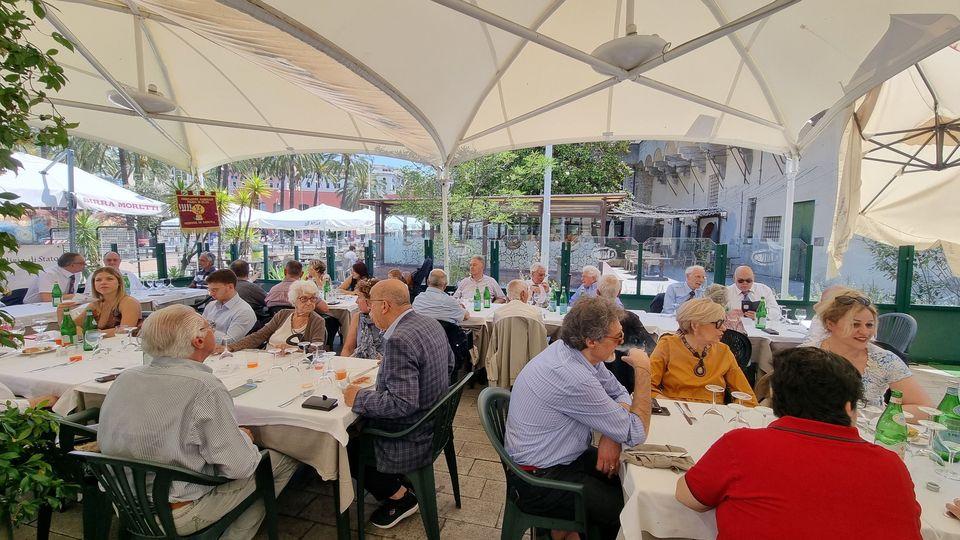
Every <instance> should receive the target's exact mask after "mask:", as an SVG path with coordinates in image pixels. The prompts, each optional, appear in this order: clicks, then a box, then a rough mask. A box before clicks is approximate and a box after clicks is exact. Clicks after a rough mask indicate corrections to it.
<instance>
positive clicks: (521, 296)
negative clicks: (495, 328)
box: [493, 279, 543, 324]
mask: <svg viewBox="0 0 960 540" xmlns="http://www.w3.org/2000/svg"><path fill="white" fill-rule="evenodd" d="M507 298H509V299H510V301H509V302H507V303H506V304H505V305H504V306H502V307H499V308H497V310H496V311H494V312H493V322H494V324H496V323H497V322H499V321H500V320H501V319H505V318H507V317H528V318H531V319H535V320H537V321H541V322H543V312H542V311H540V308H538V307H537V306H533V305H530V304H529V303H528V302H529V301H530V289H529V288H528V287H527V284H526V282H524V281H521V280H519V279H515V280H513V281H511V282H510V283H508V284H507Z"/></svg>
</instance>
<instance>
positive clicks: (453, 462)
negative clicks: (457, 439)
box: [443, 434, 461, 508]
mask: <svg viewBox="0 0 960 540" xmlns="http://www.w3.org/2000/svg"><path fill="white" fill-rule="evenodd" d="M443 456H444V457H445V458H446V459H447V469H448V470H449V471H450V483H451V484H453V501H454V502H455V503H457V508H461V506H460V475H459V474H457V452H456V450H454V446H453V435H452V434H451V435H450V440H448V441H447V445H446V446H444V447H443Z"/></svg>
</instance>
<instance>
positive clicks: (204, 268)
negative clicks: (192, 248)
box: [190, 251, 217, 289]
mask: <svg viewBox="0 0 960 540" xmlns="http://www.w3.org/2000/svg"><path fill="white" fill-rule="evenodd" d="M216 261H217V258H216V257H214V255H213V253H210V252H209V251H204V252H203V253H201V254H200V256H199V257H197V273H196V274H194V276H193V281H191V282H190V288H191V289H206V288H207V276H209V275H210V273H211V272H213V271H214V270H216V269H217V267H216V266H215V265H214V263H216Z"/></svg>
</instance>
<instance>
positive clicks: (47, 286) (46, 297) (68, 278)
mask: <svg viewBox="0 0 960 540" xmlns="http://www.w3.org/2000/svg"><path fill="white" fill-rule="evenodd" d="M86 267H87V261H86V260H84V258H83V255H81V254H79V253H74V252H72V251H68V252H66V253H64V254H63V255H61V256H60V258H58V259H57V267H56V268H51V269H50V270H45V271H43V272H41V273H40V275H38V276H37V277H36V279H34V280H33V283H31V284H30V287H29V288H28V289H27V295H26V296H24V297H23V303H24V304H33V303H35V302H49V301H51V300H52V299H53V285H54V284H57V285H60V292H61V293H63V299H64V300H69V299H71V298H73V295H74V294H76V292H77V289H78V288H79V287H80V285H82V284H83V269H84V268H86Z"/></svg>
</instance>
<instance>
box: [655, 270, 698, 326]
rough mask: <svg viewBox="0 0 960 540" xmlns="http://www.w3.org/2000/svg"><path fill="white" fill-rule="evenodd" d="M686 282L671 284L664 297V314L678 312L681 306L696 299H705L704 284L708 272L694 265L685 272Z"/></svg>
mask: <svg viewBox="0 0 960 540" xmlns="http://www.w3.org/2000/svg"><path fill="white" fill-rule="evenodd" d="M684 275H685V276H686V281H684V282H683V283H680V282H677V283H671V284H670V285H669V286H668V287H667V290H666V291H665V292H664V295H663V313H666V314H673V313H676V312H677V308H679V307H680V304H682V303H684V302H686V301H687V300H693V299H694V298H703V283H704V282H705V281H706V280H707V271H706V270H705V269H704V268H703V267H702V266H700V265H694V266H691V267H689V268H687V269H686V271H685V272H684Z"/></svg>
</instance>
